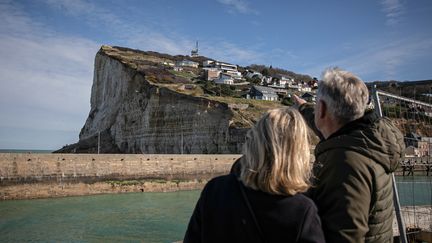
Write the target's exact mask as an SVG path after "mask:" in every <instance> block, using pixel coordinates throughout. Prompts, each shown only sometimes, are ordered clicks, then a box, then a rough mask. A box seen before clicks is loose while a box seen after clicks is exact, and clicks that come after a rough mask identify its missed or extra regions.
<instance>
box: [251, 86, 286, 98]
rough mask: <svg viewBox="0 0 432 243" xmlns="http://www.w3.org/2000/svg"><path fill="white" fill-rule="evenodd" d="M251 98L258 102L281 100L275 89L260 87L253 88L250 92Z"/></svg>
mask: <svg viewBox="0 0 432 243" xmlns="http://www.w3.org/2000/svg"><path fill="white" fill-rule="evenodd" d="M249 97H251V98H252V99H256V100H271V101H276V100H278V98H279V97H278V95H277V94H276V91H275V90H274V89H272V88H269V87H264V86H258V85H254V86H252V88H251V90H250V91H249Z"/></svg>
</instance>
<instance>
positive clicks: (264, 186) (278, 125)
mask: <svg viewBox="0 0 432 243" xmlns="http://www.w3.org/2000/svg"><path fill="white" fill-rule="evenodd" d="M243 155H244V156H243V159H242V160H241V162H240V163H241V172H240V180H241V181H242V182H243V184H244V185H245V186H248V187H250V188H252V189H255V190H260V191H263V192H266V193H269V194H276V195H295V194H296V193H299V192H305V191H306V190H307V189H308V188H309V186H310V184H309V179H310V176H311V163H310V150H309V141H308V130H307V125H306V123H305V121H304V120H303V117H302V116H301V114H300V113H299V112H298V111H296V110H295V109H293V108H282V109H274V110H270V111H269V112H268V113H267V114H265V115H264V116H263V117H262V118H261V119H260V120H259V121H258V122H257V124H256V125H255V126H254V127H253V128H251V130H249V132H248V133H247V137H246V143H245V144H244V146H243Z"/></svg>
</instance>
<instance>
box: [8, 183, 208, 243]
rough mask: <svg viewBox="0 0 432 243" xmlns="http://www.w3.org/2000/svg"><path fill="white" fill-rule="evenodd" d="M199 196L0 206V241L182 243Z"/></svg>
mask: <svg viewBox="0 0 432 243" xmlns="http://www.w3.org/2000/svg"><path fill="white" fill-rule="evenodd" d="M199 193H200V192H199V191H183V192H170V193H130V194H112V195H100V196H85V197H69V198H59V199H41V200H19V201H3V202H0V242H28V241H32V242H173V241H178V240H182V239H183V236H184V233H185V230H186V227H187V223H188V221H189V218H190V216H191V214H192V211H193V208H194V206H195V203H196V201H197V200H198V197H199Z"/></svg>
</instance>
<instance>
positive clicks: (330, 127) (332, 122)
mask: <svg viewBox="0 0 432 243" xmlns="http://www.w3.org/2000/svg"><path fill="white" fill-rule="evenodd" d="M343 126H344V125H343V124H340V123H339V122H338V121H337V120H336V119H334V118H331V119H329V120H328V121H327V122H326V126H325V127H323V129H322V131H321V133H322V134H323V136H324V138H325V139H327V138H329V137H330V136H331V135H332V134H333V133H335V132H337V131H339V129H341V128H342V127H343Z"/></svg>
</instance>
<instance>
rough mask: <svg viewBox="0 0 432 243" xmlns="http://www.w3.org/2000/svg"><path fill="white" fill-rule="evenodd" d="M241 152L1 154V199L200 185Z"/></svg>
mask: <svg viewBox="0 0 432 243" xmlns="http://www.w3.org/2000/svg"><path fill="white" fill-rule="evenodd" d="M239 157H240V155H237V154H233V155H202V154H200V155H194V154H188V155H165V154H163V155H162V154H145V155H144V154H100V155H98V154H26V153H21V154H19V153H0V200H1V199H3V200H7V199H30V198H45V197H60V196H72V195H90V194H100V193H118V192H149V191H176V190H192V189H200V188H202V187H203V186H204V185H205V183H206V182H207V181H208V180H210V179H211V178H213V177H216V176H219V175H223V174H226V173H228V172H229V170H230V168H231V166H232V164H233V163H234V161H236V160H237V159H238V158H239Z"/></svg>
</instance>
